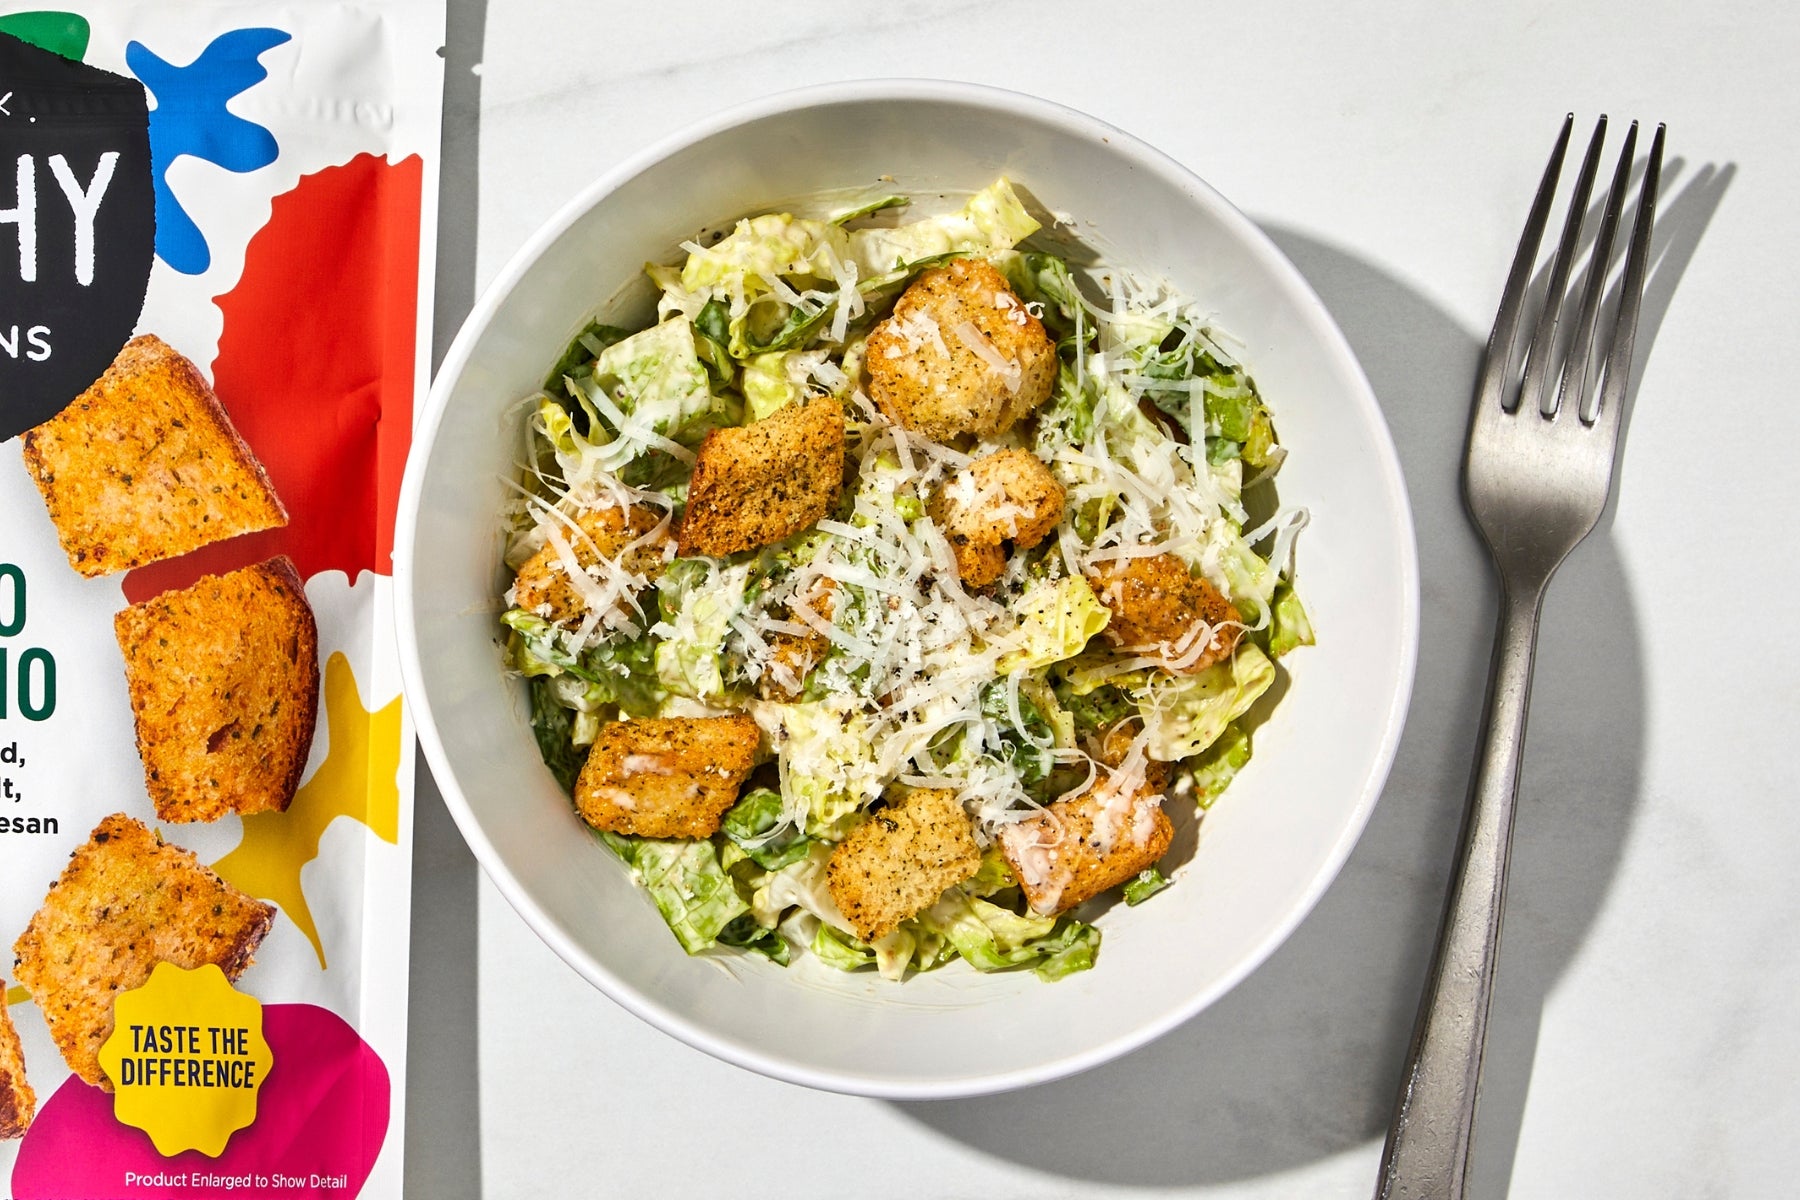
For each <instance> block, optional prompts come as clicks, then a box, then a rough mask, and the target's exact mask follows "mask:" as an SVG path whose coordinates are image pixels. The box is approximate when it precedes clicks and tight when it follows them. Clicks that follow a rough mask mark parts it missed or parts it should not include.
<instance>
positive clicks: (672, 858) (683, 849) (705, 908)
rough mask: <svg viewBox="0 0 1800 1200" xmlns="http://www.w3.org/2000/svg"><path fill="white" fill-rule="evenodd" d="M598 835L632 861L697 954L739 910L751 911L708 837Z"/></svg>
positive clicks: (683, 940) (636, 872) (683, 944)
mask: <svg viewBox="0 0 1800 1200" xmlns="http://www.w3.org/2000/svg"><path fill="white" fill-rule="evenodd" d="M600 838H601V840H602V841H604V842H605V843H606V844H607V845H608V846H611V847H612V849H613V852H614V853H616V854H617V855H618V856H619V857H620V858H622V859H624V860H625V862H626V863H627V864H628V865H629V866H630V867H631V873H632V876H633V877H634V878H635V879H636V880H637V881H638V883H639V884H640V885H641V886H642V887H643V889H644V890H645V891H647V892H649V893H650V898H651V900H653V901H655V903H656V909H657V911H658V912H660V913H662V915H663V920H665V921H667V922H668V924H669V929H670V931H671V932H673V933H674V934H675V940H676V941H678V942H680V943H681V948H682V949H683V950H686V951H687V952H688V953H689V954H698V953H699V952H700V951H702V950H705V949H706V948H707V947H709V946H711V945H712V944H713V943H714V942H715V941H717V940H718V937H719V934H720V933H721V932H723V931H724V929H725V927H726V926H728V925H730V924H731V923H732V921H734V920H736V919H737V918H738V917H739V916H740V915H742V914H744V913H747V912H749V911H750V906H749V905H748V904H747V903H745V902H744V898H743V897H742V896H740V895H738V891H737V887H736V886H735V885H734V884H733V883H732V881H731V876H729V875H727V874H726V873H725V868H724V867H723V866H721V865H720V863H719V852H718V850H717V849H716V848H715V847H714V846H713V844H712V843H711V842H706V841H692V842H686V841H660V840H657V839H655V838H633V837H621V836H619V835H618V834H614V833H602V834H600Z"/></svg>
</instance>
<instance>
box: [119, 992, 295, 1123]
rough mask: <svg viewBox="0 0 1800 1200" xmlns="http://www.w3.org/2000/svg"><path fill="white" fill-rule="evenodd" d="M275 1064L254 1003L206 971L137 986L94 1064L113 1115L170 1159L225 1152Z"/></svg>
mask: <svg viewBox="0 0 1800 1200" xmlns="http://www.w3.org/2000/svg"><path fill="white" fill-rule="evenodd" d="M274 1061H275V1056H274V1055H273V1054H272V1053H271V1052H270V1050H269V1043H268V1042H267V1041H266V1040H264V1038H263V1013H262V1005H261V1004H260V1003H258V1002H257V1000H256V997H254V996H247V995H245V994H244V993H243V992H240V991H238V990H237V989H236V988H234V987H232V986H231V982H230V980H228V979H226V978H225V973H224V972H223V971H221V970H219V968H218V967H216V966H213V965H212V964H210V963H208V964H207V965H205V966H203V967H201V968H199V969H198V970H194V971H184V970H182V969H181V968H180V967H178V966H176V965H174V964H173V963H166V962H165V963H158V964H156V969H155V970H154V971H152V972H151V973H150V981H149V982H148V983H146V984H144V986H143V987H140V988H137V989H135V990H133V991H129V992H125V993H123V994H121V995H120V996H119V998H118V1000H117V1001H116V1002H115V1003H114V1006H113V1032H112V1036H111V1037H109V1038H107V1039H106V1044H105V1045H104V1046H102V1047H100V1066H101V1068H102V1069H104V1070H105V1071H106V1076H107V1078H108V1079H110V1080H112V1082H113V1115H114V1116H115V1117H117V1118H118V1119H119V1121H120V1122H121V1123H123V1124H126V1125H130V1126H133V1127H135V1128H137V1129H142V1130H143V1131H144V1132H145V1133H147V1134H149V1135H150V1140H151V1141H152V1142H154V1143H155V1144H156V1150H157V1153H159V1154H161V1155H163V1156H164V1157H168V1156H170V1155H174V1154H179V1153H181V1152H182V1151H183V1150H198V1151H200V1153H202V1154H205V1155H207V1156H208V1157H211V1158H217V1157H218V1156H219V1155H221V1154H223V1153H224V1152H225V1143H226V1142H227V1141H229V1140H230V1139H231V1135H232V1134H233V1133H236V1132H237V1131H238V1130H240V1129H243V1128H244V1127H246V1126H247V1125H249V1124H250V1123H251V1122H253V1121H255V1120H256V1095H257V1092H258V1090H259V1089H261V1087H262V1083H263V1080H264V1079H265V1078H267V1077H268V1074H269V1068H270V1067H271V1066H272V1065H273V1064H274Z"/></svg>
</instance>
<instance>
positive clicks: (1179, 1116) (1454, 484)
mask: <svg viewBox="0 0 1800 1200" xmlns="http://www.w3.org/2000/svg"><path fill="white" fill-rule="evenodd" d="M1269 232H1270V234H1271V236H1273V238H1274V239H1275V241H1276V242H1277V243H1278V244H1279V245H1280V247H1281V249H1282V250H1283V251H1284V252H1285V253H1286V254H1287V255H1288V257H1289V258H1291V259H1292V260H1293V261H1294V263H1295V264H1296V265H1297V266H1298V267H1299V268H1300V270H1301V272H1302V274H1304V275H1305V276H1306V278H1307V279H1308V281H1309V282H1310V283H1311V284H1312V285H1313V287H1314V288H1315V289H1316V290H1317V291H1318V292H1319V294H1320V296H1321V297H1322V298H1323V299H1324V301H1325V303H1326V305H1327V307H1328V308H1330V310H1331V312H1332V314H1333V316H1334V317H1335V318H1336V319H1337V321H1338V323H1339V324H1340V325H1341V327H1342V328H1343V330H1344V332H1345V334H1346V336H1347V337H1348V338H1349V341H1350V344H1351V346H1352V348H1353V349H1354V350H1355V351H1356V354H1357V356H1358V357H1359V358H1360V360H1361V361H1362V364H1363V367H1364V369H1365V370H1366V371H1367V372H1368V375H1369V378H1370V381H1371V382H1372V383H1373V385H1374V389H1375V393H1376V395H1377V396H1378V397H1379V398H1380V401H1381V404H1382V407H1383V411H1384V413H1385V415H1386V417H1387V420H1388V423H1389V425H1390V427H1391V428H1392V430H1393V433H1394V437H1395V442H1396V444H1397V446H1398V449H1399V453H1400V460H1401V464H1402V467H1403V468H1404V471H1405V474H1406V479H1407V486H1408V489H1409V491H1410V495H1411V500H1412V505H1413V510H1414V515H1415V519H1416V521H1417V527H1418V538H1419V553H1420V566H1421V589H1422V595H1421V599H1422V605H1421V617H1422V621H1421V641H1420V650H1419V670H1418V677H1417V681H1416V684H1415V689H1414V693H1413V701H1412V707H1411V710H1410V713H1409V716H1408V718H1407V723H1406V727H1405V731H1404V733H1403V735H1402V738H1401V742H1400V748H1399V753H1398V756H1397V758H1396V760H1395V764H1394V768H1393V773H1392V775H1391V776H1390V778H1389V781H1388V784H1387V788H1386V790H1385V792H1384V794H1383V798H1382V801H1381V803H1380V804H1379V805H1378V806H1377V807H1376V810H1375V813H1374V815H1373V817H1372V819H1371V821H1370V823H1369V826H1368V829H1367V830H1366V832H1365V833H1364V834H1363V837H1362V839H1361V841H1360V842H1359V843H1358V845H1357V848H1356V850H1355V852H1354V853H1353V854H1352V856H1351V858H1350V860H1349V861H1348V863H1347V864H1346V865H1345V867H1344V869H1343V872H1342V873H1341V874H1340V875H1339V877H1338V879H1337V880H1336V882H1335V883H1334V884H1333V885H1332V887H1331V888H1330V889H1329V890H1328V891H1327V892H1326V894H1325V896H1324V897H1323V898H1322V899H1321V900H1320V902H1319V904H1318V906H1317V908H1316V909H1314V911H1313V912H1312V914H1311V915H1310V916H1309V917H1308V918H1307V919H1306V920H1305V921H1304V922H1303V923H1302V924H1301V926H1300V927H1299V929H1298V930H1297V931H1296V932H1295V934H1294V935H1293V937H1292V938H1291V939H1290V940H1289V941H1288V942H1287V943H1286V944H1285V945H1284V946H1282V947H1281V948H1280V949H1279V950H1278V951H1277V952H1276V953H1275V954H1274V955H1273V956H1272V957H1271V958H1270V959H1269V960H1268V962H1266V963H1265V964H1264V965H1263V966H1261V967H1260V968H1259V969H1258V970H1257V971H1255V972H1254V973H1253V974H1252V975H1251V976H1250V977H1249V978H1248V979H1246V980H1245V981H1244V982H1243V983H1242V984H1240V985H1239V986H1238V987H1237V988H1236V989H1235V990H1234V991H1232V992H1231V993H1229V994H1228V995H1226V996H1225V997H1224V998H1223V999H1222V1000H1220V1001H1219V1002H1218V1003H1217V1004H1215V1005H1214V1006H1213V1007H1211V1008H1210V1009H1208V1010H1207V1011H1206V1012H1204V1013H1202V1014H1201V1015H1200V1016H1198V1017H1196V1018H1195V1019H1194V1020H1193V1021H1191V1022H1189V1023H1188V1024H1186V1025H1185V1026H1183V1027H1181V1028H1180V1029H1178V1030H1176V1031H1175V1032H1173V1033H1171V1034H1170V1035H1168V1036H1167V1037H1165V1038H1163V1039H1161V1040H1160V1041H1157V1042H1156V1043H1154V1044H1153V1045H1151V1046H1148V1047H1146V1048H1144V1049H1142V1050H1140V1051H1138V1052H1136V1053H1134V1054H1132V1055H1129V1056H1127V1057H1126V1058H1124V1059H1121V1060H1119V1061H1117V1062H1114V1063H1111V1064H1108V1065H1106V1066H1103V1067H1100V1068H1098V1069H1096V1070H1093V1071H1090V1072H1088V1073H1086V1074H1083V1075H1080V1076H1077V1077H1075V1078H1072V1079H1068V1080H1063V1081H1060V1082H1057V1083H1053V1084H1047V1085H1044V1086H1041V1087H1037V1088H1032V1089H1028V1090H1025V1091H1021V1092H1015V1093H1011V1094H1008V1095H1003V1096H997V1097H987V1098H978V1099H965V1100H951V1101H935V1102H926V1103H910V1104H900V1105H896V1108H897V1109H898V1110H899V1111H900V1112H902V1113H903V1114H905V1115H907V1116H909V1117H911V1118H912V1119H914V1120H917V1121H919V1122H921V1123H922V1124H924V1125H926V1126H929V1127H930V1128H932V1129H934V1130H936V1131H937V1132H939V1133H941V1134H943V1135H944V1136H946V1137H949V1138H953V1139H956V1140H958V1141H961V1142H964V1143H967V1144H969V1145H971V1146H973V1147H976V1148H978V1149H980V1150H983V1151H985V1152H987V1153H990V1154H993V1155H996V1156H998V1157H1001V1158H1004V1159H1008V1160H1011V1161H1014V1162H1018V1163H1022V1164H1026V1165H1029V1166H1031V1167H1033V1168H1035V1169H1036V1170H1039V1171H1043V1172H1045V1173H1047V1174H1050V1175H1054V1176H1062V1177H1066V1178H1072V1179H1087V1180H1096V1181H1103V1182H1106V1183H1111V1184H1123V1185H1137V1186H1163V1187H1167V1186H1173V1185H1182V1184H1188V1185H1193V1184H1204V1183H1212V1182H1226V1181H1232V1180H1240V1179H1247V1178H1254V1177H1258V1176H1263V1175H1268V1174H1272V1173H1275V1172H1280V1171H1284V1170H1288V1169H1292V1168H1295V1167H1298V1166H1302V1165H1304V1164H1307V1163H1311V1162H1315V1161H1318V1160H1320V1159H1323V1158H1326V1157H1328V1156H1332V1155H1336V1154H1339V1153H1342V1152H1344V1151H1346V1150H1349V1149H1352V1148H1355V1147H1358V1146H1361V1145H1365V1144H1367V1143H1370V1142H1371V1141H1374V1140H1378V1139H1379V1138H1380V1137H1381V1136H1382V1135H1383V1133H1384V1131H1385V1129H1386V1125H1387V1121H1388V1116H1389V1112H1390V1109H1391V1106H1392V1103H1393V1098H1394V1092H1395V1088H1396V1087H1397V1085H1398V1082H1399V1075H1400V1066H1401V1059H1402V1056H1403V1055H1404V1053H1405V1050H1406V1047H1407V1042H1408V1040H1409V1036H1410V1033H1411V1029H1412V1023H1413V1016H1414V1012H1415V1009H1416V1007H1417V1005H1418V1000H1419V995H1420V991H1421V988H1422V984H1423V980H1424V975H1425V970H1426V965H1427V961H1428V959H1429V956H1430V952H1431V948H1432V941H1433V938H1434V936H1435V934H1436V929H1437V923H1438V918H1439V914H1440V911H1441V909H1442V905H1443V899H1444V894H1445V890H1446V887H1447V884H1448V878H1449V871H1450V864H1451V861H1452V851H1453V847H1454V844H1455V841H1456V837H1457V832H1458V829H1459V827H1460V824H1461V820H1462V813H1463V808H1464V803H1465V797H1466V795H1467V790H1468V785H1469V776H1470V770H1471V766H1472V763H1473V760H1474V753H1475V740H1476V733H1477V727H1478V725H1479V722H1480V719H1481V715H1482V708H1483V701H1484V697H1485V691H1486V686H1487V670H1488V661H1489V655H1490V651H1491V647H1492V644H1493V634H1494V627H1495V619H1496V603H1497V600H1496V597H1497V584H1496V582H1495V579H1494V577H1493V574H1492V570H1491V568H1490V566H1489V564H1488V561H1487V556H1486V553H1485V551H1484V550H1483V549H1482V547H1481V545H1480V543H1479V541H1478V540H1477V538H1476V536H1475V533H1474V530H1473V528H1472V527H1471V526H1470V524H1469V522H1468V520H1467V518H1466V517H1465V515H1464V512H1463V506H1462V500H1461V495H1460V484H1459V467H1460V461H1461V455H1462V447H1463V438H1464V432H1465V429H1466V427H1467V421H1468V406H1469V396H1470V392H1471V385H1472V381H1473V380H1474V378H1475V373H1476V370H1477V368H1478V366H1479V363H1480V358H1481V350H1482V339H1481V338H1480V337H1478V336H1477V335H1476V334H1474V333H1473V332H1471V331H1469V330H1467V329H1465V328H1464V327H1462V326H1461V325H1459V324H1458V323H1457V322H1456V321H1455V320H1454V319H1453V318H1452V317H1450V316H1449V315H1448V314H1446V313H1445V312H1443V311H1442V310H1440V309H1439V308H1437V307H1436V306H1434V305H1433V304H1432V303H1431V302H1430V301H1429V300H1427V299H1426V298H1425V297H1424V296H1422V295H1420V294H1419V293H1418V292H1416V291H1415V290H1413V289H1412V288H1411V287H1409V286H1408V285H1406V284H1405V283H1403V282H1401V281H1399V280H1397V279H1395V278H1394V277H1393V276H1391V275H1389V274H1387V273H1386V272H1384V271H1383V270H1382V269H1380V268H1379V267H1377V266H1374V265H1372V264H1370V263H1368V262H1365V261H1363V260H1361V259H1358V258H1356V257H1354V256H1352V255H1350V254H1348V253H1346V252H1344V251H1342V250H1339V249H1336V248H1334V247H1331V246H1328V245H1325V244H1323V243H1321V242H1319V241H1316V240H1314V239H1312V238H1310V237H1308V236H1305V235H1302V234H1298V233H1294V232H1291V231H1287V230H1282V229H1278V228H1276V229H1270V230H1269ZM1624 478H1625V479H1626V480H1629V478H1630V473H1629V467H1627V469H1626V472H1625V476H1624ZM1304 555H1305V548H1304V542H1303V544H1302V547H1301V556H1302V557H1301V559H1300V564H1301V567H1300V569H1301V571H1302V573H1304V570H1305V558H1304ZM1302 578H1304V574H1303V575H1302ZM1634 604H1635V598H1634V597H1633V596H1632V595H1631V593H1630V591H1629V588H1628V586H1627V580H1626V576H1625V571H1624V569H1623V566H1622V564H1621V561H1620V557H1619V553H1618V549H1617V547H1616V546H1615V544H1614V542H1613V540H1612V537H1611V525H1610V522H1606V523H1604V524H1603V525H1602V526H1601V528H1600V529H1599V530H1597V531H1596V532H1595V534H1594V535H1593V536H1592V537H1591V538H1590V539H1589V540H1588V542H1587V543H1585V544H1584V545H1583V546H1582V547H1581V548H1580V550H1578V551H1577V552H1576V554H1575V555H1574V556H1573V557H1572V558H1571V560H1570V561H1569V563H1568V564H1567V566H1565V568H1564V569H1563V572H1562V573H1561V574H1560V575H1559V576H1558V578H1557V580H1556V582H1555V583H1554V584H1553V586H1552V587H1551V589H1550V597H1549V602H1548V605H1547V610H1546V616H1545V620H1544V627H1543V632H1542V639H1541V642H1540V646H1539V653H1538V668H1537V678H1536V686H1535V691H1534V695H1533V702H1532V721H1531V733H1530V743H1529V751H1528V756H1527V762H1526V770H1525V774H1524V782H1523V790H1522V798H1521V806H1520V811H1519V816H1518V823H1517V831H1516V835H1515V842H1514V855H1513V864H1512V892H1511V897H1512V898H1511V902H1510V905H1509V912H1508V917H1507V926H1506V933H1507V939H1506V944H1505V948H1504V951H1503V954H1502V961H1501V964H1500V980H1501V983H1500V988H1499V992H1498V994H1497V996H1496V999H1495V1007H1494V1014H1493V1017H1492V1021H1491V1025H1490V1032H1489V1043H1488V1055H1487V1074H1486V1086H1485V1090H1484V1104H1483V1109H1482V1117H1481V1122H1480V1128H1479V1137H1478V1145H1477V1151H1476V1155H1477V1160H1476V1168H1475V1170H1476V1176H1477V1181H1476V1185H1477V1188H1478V1191H1479V1194H1481V1195H1504V1194H1505V1192H1506V1189H1507V1186H1508V1183H1509V1181H1510V1174H1511V1163H1512V1158H1513V1150H1514V1148H1515V1147H1516V1144H1517V1140H1518V1130H1519V1125H1520V1118H1521V1114H1522V1112H1523V1105H1524V1095H1525V1092H1526V1084H1527V1082H1528V1080H1529V1074H1530V1065H1531V1061H1532V1058H1533V1055H1534V1053H1535V1049H1536V1042H1537V1030H1538V1024H1539V1016H1540V1013H1541V1011H1542V1007H1543V1002H1544V997H1545V995H1546V993H1547V992H1548V991H1549V990H1550V988H1551V987H1552V986H1553V985H1554V983H1555V982H1556V980H1557V979H1558V977H1559V976H1560V975H1561V973H1562V971H1563V969H1564V967H1565V966H1566V965H1567V963H1568V962H1569V960H1570V958H1571V957H1572V956H1573V954H1574V953H1575V952H1576V950H1577V949H1578V948H1579V946H1580V944H1581V942H1582V940H1583V938H1584V937H1585V935H1586V933H1587V930H1588V928H1589V926H1590V925H1591V924H1592V922H1593V919H1594V916H1595V914H1596V912H1597V911H1598V909H1599V908H1600V905H1601V904H1602V902H1603V901H1604V899H1605V896H1606V892H1607V889H1608V886H1609V884H1610V881H1611V879H1612V877H1613V874H1614V871H1615V869H1616V868H1617V865H1618V863H1619V860H1620V858H1621V856H1622V854H1623V848H1624V845H1625V842H1626V839H1627V836H1628V835H1629V832H1630V828H1631V824H1632V818H1633V815H1634V813H1635V811H1636V808H1637V805H1638V799H1639V795H1638V784H1639V773H1640V764H1641V762H1642V760H1643V754H1644V737H1645V714H1644V701H1643V689H1644V649H1643V647H1642V645H1641V644H1640V642H1641V640H1640V637H1639V631H1638V620H1637V616H1636V613H1635V610H1634ZM1171 952H1172V953H1173V952H1176V951H1175V950H1174V948H1171ZM1102 969H1104V967H1102ZM1071 1131H1079V1132H1078V1133H1077V1134H1075V1135H1073V1136H1072V1135H1071ZM1177 1131H1179V1134H1177ZM1369 1182H1370V1187H1371V1189H1373V1187H1374V1172H1373V1162H1371V1172H1370V1181H1369Z"/></svg>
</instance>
